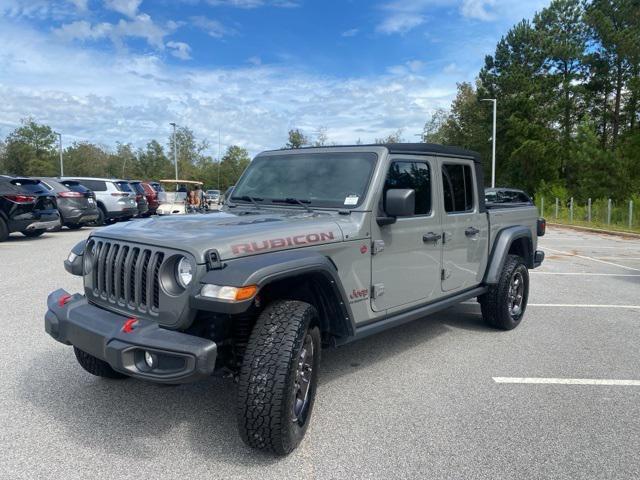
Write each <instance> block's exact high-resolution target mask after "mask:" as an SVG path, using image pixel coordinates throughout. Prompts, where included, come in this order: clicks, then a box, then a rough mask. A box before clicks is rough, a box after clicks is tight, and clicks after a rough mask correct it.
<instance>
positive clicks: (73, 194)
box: [58, 192, 84, 198]
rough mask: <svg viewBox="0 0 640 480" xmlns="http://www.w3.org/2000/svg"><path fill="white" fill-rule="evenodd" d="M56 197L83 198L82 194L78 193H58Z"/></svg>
mask: <svg viewBox="0 0 640 480" xmlns="http://www.w3.org/2000/svg"><path fill="white" fill-rule="evenodd" d="M58 196H59V197H61V198H83V197H84V194H83V193H80V192H60V193H58Z"/></svg>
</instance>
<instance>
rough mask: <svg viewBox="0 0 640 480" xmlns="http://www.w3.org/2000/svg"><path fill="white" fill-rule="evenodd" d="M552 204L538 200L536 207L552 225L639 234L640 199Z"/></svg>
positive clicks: (557, 202)
mask: <svg viewBox="0 0 640 480" xmlns="http://www.w3.org/2000/svg"><path fill="white" fill-rule="evenodd" d="M549 200H551V201H550V202H549V201H548V200H547V199H546V198H545V197H540V198H537V199H536V206H537V207H538V210H539V211H540V216H541V217H545V218H546V219H547V220H548V221H550V222H555V223H566V224H569V225H572V224H575V225H583V226H593V227H595V228H611V229H615V230H630V231H640V211H639V210H640V205H639V203H640V202H638V200H637V199H636V200H635V201H634V200H628V201H625V202H614V201H613V200H612V199H610V198H599V199H591V198H589V199H587V201H583V202H579V201H576V200H574V198H569V199H566V200H564V199H560V198H551V199H549Z"/></svg>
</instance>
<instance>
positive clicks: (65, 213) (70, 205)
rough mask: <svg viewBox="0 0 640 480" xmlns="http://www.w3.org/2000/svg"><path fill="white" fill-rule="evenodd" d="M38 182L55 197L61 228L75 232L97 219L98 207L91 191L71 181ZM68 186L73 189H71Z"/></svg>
mask: <svg viewBox="0 0 640 480" xmlns="http://www.w3.org/2000/svg"><path fill="white" fill-rule="evenodd" d="M39 180H40V181H41V182H42V183H43V184H44V185H45V187H47V188H48V189H49V191H51V192H53V193H55V195H56V203H57V206H58V212H59V213H60V223H61V226H65V227H68V228H70V229H71V230H77V229H79V228H82V227H83V226H84V225H87V224H89V223H91V222H95V221H96V220H97V219H98V216H99V212H98V206H97V205H96V199H95V195H94V194H93V192H92V191H91V190H88V189H87V188H85V187H83V186H82V185H80V183H78V182H74V181H73V180H65V184H63V183H62V182H61V181H60V180H57V179H55V178H41V179H39ZM69 185H72V186H73V187H74V188H73V189H71V188H70V187H69Z"/></svg>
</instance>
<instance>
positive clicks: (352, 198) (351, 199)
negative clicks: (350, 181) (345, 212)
mask: <svg viewBox="0 0 640 480" xmlns="http://www.w3.org/2000/svg"><path fill="white" fill-rule="evenodd" d="M358 198H360V197H358V195H349V196H348V197H347V198H345V199H344V204H345V205H357V204H358Z"/></svg>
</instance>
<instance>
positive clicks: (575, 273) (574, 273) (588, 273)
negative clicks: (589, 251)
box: [529, 270, 640, 277]
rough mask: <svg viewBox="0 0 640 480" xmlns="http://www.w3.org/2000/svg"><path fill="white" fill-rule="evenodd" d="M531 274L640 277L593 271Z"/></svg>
mask: <svg viewBox="0 0 640 480" xmlns="http://www.w3.org/2000/svg"><path fill="white" fill-rule="evenodd" d="M529 275H580V276H585V277H589V276H594V277H640V273H592V272H538V271H536V270H532V271H530V272H529Z"/></svg>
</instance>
